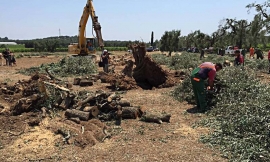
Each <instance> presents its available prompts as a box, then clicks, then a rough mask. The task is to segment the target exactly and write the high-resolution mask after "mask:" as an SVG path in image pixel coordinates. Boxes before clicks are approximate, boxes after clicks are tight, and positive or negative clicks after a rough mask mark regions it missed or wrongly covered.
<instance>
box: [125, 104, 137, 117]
mask: <svg viewBox="0 0 270 162" xmlns="http://www.w3.org/2000/svg"><path fill="white" fill-rule="evenodd" d="M138 116H139V110H138V108H135V107H122V119H137V117H138Z"/></svg>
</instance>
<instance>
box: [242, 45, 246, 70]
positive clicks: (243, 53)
mask: <svg viewBox="0 0 270 162" xmlns="http://www.w3.org/2000/svg"><path fill="white" fill-rule="evenodd" d="M241 55H242V56H243V59H244V60H243V66H244V65H245V57H246V49H245V48H244V49H242V51H241Z"/></svg>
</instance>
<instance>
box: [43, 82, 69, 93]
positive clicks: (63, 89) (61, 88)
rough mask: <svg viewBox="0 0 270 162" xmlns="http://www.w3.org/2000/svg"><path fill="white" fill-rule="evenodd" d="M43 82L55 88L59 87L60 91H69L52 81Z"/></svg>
mask: <svg viewBox="0 0 270 162" xmlns="http://www.w3.org/2000/svg"><path fill="white" fill-rule="evenodd" d="M44 84H46V85H49V86H53V87H54V88H55V89H59V90H61V91H65V92H70V90H69V89H67V88H65V87H62V86H59V85H57V84H53V83H49V82H44Z"/></svg>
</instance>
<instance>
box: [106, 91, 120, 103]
mask: <svg viewBox="0 0 270 162" xmlns="http://www.w3.org/2000/svg"><path fill="white" fill-rule="evenodd" d="M119 97H120V96H119V95H117V94H116V93H113V94H111V95H110V96H109V97H108V99H107V101H108V102H112V101H113V100H116V99H117V98H119Z"/></svg>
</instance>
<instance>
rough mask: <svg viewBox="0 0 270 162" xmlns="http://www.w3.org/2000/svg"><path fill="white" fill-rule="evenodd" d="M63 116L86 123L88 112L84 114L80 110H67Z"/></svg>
mask: <svg viewBox="0 0 270 162" xmlns="http://www.w3.org/2000/svg"><path fill="white" fill-rule="evenodd" d="M65 115H66V116H67V117H68V118H79V119H80V120H84V121H87V120H88V119H89V115H90V113H89V112H84V111H80V110H75V109H68V110H66V113H65Z"/></svg>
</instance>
